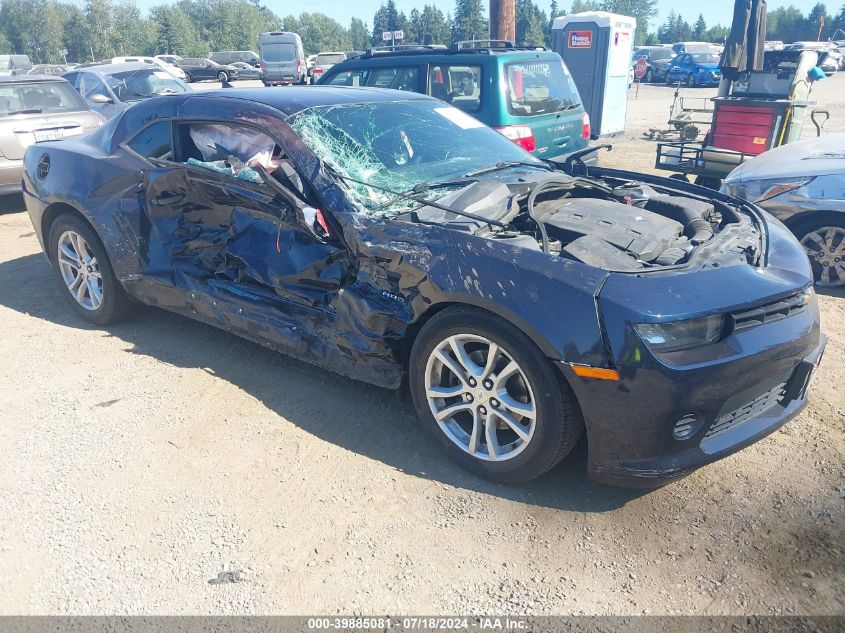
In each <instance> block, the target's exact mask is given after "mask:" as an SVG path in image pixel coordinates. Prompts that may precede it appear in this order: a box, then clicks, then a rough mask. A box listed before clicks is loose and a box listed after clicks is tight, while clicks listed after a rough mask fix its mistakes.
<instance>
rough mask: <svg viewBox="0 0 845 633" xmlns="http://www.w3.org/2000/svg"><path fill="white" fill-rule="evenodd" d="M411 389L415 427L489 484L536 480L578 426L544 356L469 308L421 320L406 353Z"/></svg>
mask: <svg viewBox="0 0 845 633" xmlns="http://www.w3.org/2000/svg"><path fill="white" fill-rule="evenodd" d="M491 354H492V356H491ZM444 358H445V359H446V360H445V361H444V360H441V359H444ZM457 372H462V373H463V375H459V374H458V373H457ZM409 385H410V391H411V397H412V400H413V403H414V407H415V409H416V412H417V416H418V419H419V421H420V424H421V425H422V426H423V427H424V428H425V429H426V430H427V431H428V432H429V433H430V434H431V435H432V437H433V438H434V439H435V441H436V442H437V443H438V444H439V445H440V447H441V448H442V449H443V450H444V451H445V452H446V454H447V455H448V456H449V457H450V458H451V459H452V460H454V461H455V462H457V463H458V464H459V465H461V466H462V467H464V468H466V469H467V470H469V471H472V472H474V473H476V474H477V475H480V476H481V477H484V478H486V479H492V480H493V481H498V482H502V483H521V482H525V481H528V480H530V479H534V478H535V477H539V476H540V475H542V474H543V473H545V472H546V471H548V470H549V469H551V468H552V467H554V466H555V465H556V464H558V463H559V462H560V461H561V460H562V459H563V458H564V457H566V455H567V454H568V453H569V452H570V451H571V450H572V448H573V447H574V446H575V444H576V442H577V441H578V439H579V437H580V436H581V433H582V431H583V428H584V423H583V421H582V418H581V413H580V410H579V409H578V405H577V403H576V401H575V396H574V395H573V394H572V391H571V390H570V388H569V385H567V384H566V383H565V382H564V380H563V378H562V376H561V375H560V374H559V373H558V372H557V371H556V370H555V368H554V367H553V366H552V363H551V362H550V361H549V359H548V358H546V357H545V356H544V355H543V353H542V352H541V351H540V350H539V349H538V348H537V346H536V345H535V344H534V343H533V342H532V341H531V340H530V339H529V338H528V337H527V336H526V335H525V334H524V333H523V332H521V331H520V330H519V329H517V328H516V327H514V326H513V325H511V324H510V323H508V322H506V321H504V320H502V319H501V318H499V317H497V316H495V315H493V314H491V313H489V312H485V311H482V310H478V309H474V308H468V307H463V306H455V307H450V308H446V309H445V310H443V311H442V312H440V313H438V314H436V315H435V316H434V317H432V318H431V320H430V321H429V322H428V323H426V325H425V326H424V327H423V328H422V330H421V331H420V333H419V335H418V336H417V338H416V340H415V341H414V347H413V349H412V351H411V359H410V366H409ZM441 393H442V394H444V395H443V396H440V395H435V394H441ZM435 415H436V416H437V417H435ZM438 418H439V421H438Z"/></svg>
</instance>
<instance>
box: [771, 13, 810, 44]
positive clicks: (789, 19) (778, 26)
mask: <svg viewBox="0 0 845 633" xmlns="http://www.w3.org/2000/svg"><path fill="white" fill-rule="evenodd" d="M766 18H767V19H766V31H767V33H766V39H770V40H781V41H783V42H795V41H797V40H801V39H803V38H804V35H805V32H806V25H807V22H806V20H805V19H804V15H803V14H802V13H801V11H799V10H798V9H796V8H795V7H794V6H791V5H790V6H788V7H778V8H777V9H775V10H774V11H769V12H768V14H767V16H766Z"/></svg>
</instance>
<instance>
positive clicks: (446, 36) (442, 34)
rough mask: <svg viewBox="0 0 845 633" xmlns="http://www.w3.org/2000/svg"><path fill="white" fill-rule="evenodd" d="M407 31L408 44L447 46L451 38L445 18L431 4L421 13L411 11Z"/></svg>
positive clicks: (415, 10)
mask: <svg viewBox="0 0 845 633" xmlns="http://www.w3.org/2000/svg"><path fill="white" fill-rule="evenodd" d="M408 30H409V32H410V35H408V34H406V35H405V37H406V38H407V40H408V43H412V42H413V43H417V44H426V45H428V44H448V43H449V40H450V38H451V34H450V29H449V23H448V22H447V21H446V16H444V15H443V12H442V11H441V10H440V9H438V8H437V7H435V6H434V5H433V4H427V5H425V6H424V7H423V10H422V11H418V10H417V9H414V10H413V11H411V14H410V15H409V16H408Z"/></svg>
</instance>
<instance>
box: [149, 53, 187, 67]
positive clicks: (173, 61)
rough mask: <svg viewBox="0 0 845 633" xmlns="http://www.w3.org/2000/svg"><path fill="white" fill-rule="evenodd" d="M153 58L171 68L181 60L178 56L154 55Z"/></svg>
mask: <svg viewBox="0 0 845 633" xmlns="http://www.w3.org/2000/svg"><path fill="white" fill-rule="evenodd" d="M155 58H156V59H159V60H161V61H163V62H164V63H165V64H170V65H171V66H175V65H176V62H178V61H179V60H180V59H182V58H181V57H180V56H179V55H156V56H155Z"/></svg>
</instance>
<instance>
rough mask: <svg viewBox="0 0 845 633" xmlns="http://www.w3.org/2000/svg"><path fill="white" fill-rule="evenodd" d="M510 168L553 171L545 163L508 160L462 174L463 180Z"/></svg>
mask: <svg viewBox="0 0 845 633" xmlns="http://www.w3.org/2000/svg"><path fill="white" fill-rule="evenodd" d="M511 167H534V168H535V169H544V170H546V171H553V170H552V168H551V167H549V166H548V165H546V164H545V163H529V162H528V161H527V160H510V161H507V162H504V163H496V164H495V165H493V166H491V167H485V168H484V169H477V170H475V171H471V172H469V173H468V174H464V178H472V177H473V176H481V175H482V174H491V173H493V172H494V171H501V170H503V169H510V168H511Z"/></svg>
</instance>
